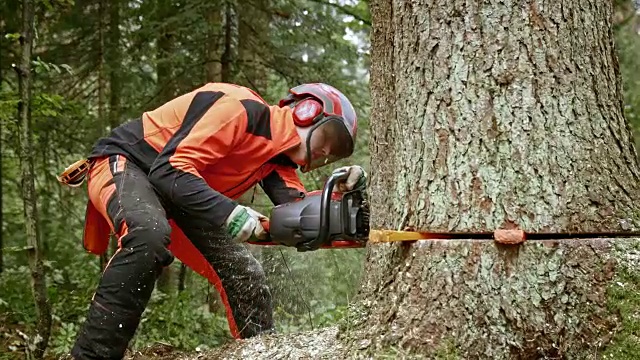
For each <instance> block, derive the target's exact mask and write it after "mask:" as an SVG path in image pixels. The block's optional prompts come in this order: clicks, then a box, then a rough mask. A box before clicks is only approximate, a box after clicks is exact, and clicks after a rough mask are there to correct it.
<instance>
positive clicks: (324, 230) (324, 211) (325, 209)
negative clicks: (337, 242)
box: [296, 169, 349, 252]
mask: <svg viewBox="0 0 640 360" xmlns="http://www.w3.org/2000/svg"><path fill="white" fill-rule="evenodd" d="M347 177H349V171H348V170H346V169H345V170H339V171H335V172H333V173H332V174H331V176H329V178H328V179H327V181H326V182H325V184H324V188H323V189H322V195H321V198H320V231H319V233H318V237H316V238H315V239H314V240H311V241H307V242H303V243H300V245H298V246H296V248H297V249H298V252H305V251H313V250H317V249H319V248H320V247H321V246H322V245H324V244H325V243H326V242H327V240H328V239H329V217H330V210H331V194H332V193H333V188H334V186H335V184H336V182H338V181H340V180H346V179H347Z"/></svg>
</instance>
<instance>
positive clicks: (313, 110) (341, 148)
mask: <svg viewBox="0 0 640 360" xmlns="http://www.w3.org/2000/svg"><path fill="white" fill-rule="evenodd" d="M279 106H280V107H284V106H290V107H291V108H293V114H292V115H293V122H294V123H295V125H296V126H300V127H304V128H306V127H311V129H309V134H308V135H307V139H306V145H307V155H306V157H307V162H306V164H305V166H304V167H303V168H302V169H301V171H302V172H307V171H309V170H313V169H316V168H318V167H321V166H324V165H327V164H330V163H332V162H335V161H338V160H340V159H343V158H346V157H348V156H351V154H353V150H354V147H355V142H356V132H357V129H358V119H357V117H356V111H355V109H354V108H353V105H351V102H350V101H349V99H347V97H346V96H344V94H343V93H342V92H340V91H339V90H338V89H336V88H334V87H333V86H330V85H327V84H323V83H310V84H302V85H299V86H296V87H294V88H292V89H289V95H288V96H287V97H286V98H284V99H282V100H280V102H279ZM316 131H317V132H316ZM314 132H316V133H317V134H318V133H319V135H317V136H319V137H320V138H321V139H322V140H320V141H331V153H330V154H329V155H328V156H326V157H324V158H322V159H311V150H312V149H311V137H312V134H314Z"/></svg>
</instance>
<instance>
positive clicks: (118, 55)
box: [106, 0, 122, 129]
mask: <svg viewBox="0 0 640 360" xmlns="http://www.w3.org/2000/svg"><path fill="white" fill-rule="evenodd" d="M120 3H121V0H111V1H110V2H109V38H108V39H109V43H108V44H109V46H108V47H107V59H106V62H107V71H108V73H109V127H110V128H111V129H114V128H116V127H118V125H120V112H121V110H120V98H121V96H122V95H121V92H122V82H121V75H120V67H121V66H122V50H121V49H120V37H121V34H120Z"/></svg>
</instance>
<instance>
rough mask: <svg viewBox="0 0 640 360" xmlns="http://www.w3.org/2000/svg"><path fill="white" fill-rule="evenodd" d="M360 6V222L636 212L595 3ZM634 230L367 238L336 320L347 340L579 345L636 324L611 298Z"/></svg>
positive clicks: (463, 222) (548, 352) (463, 347)
mask: <svg viewBox="0 0 640 360" xmlns="http://www.w3.org/2000/svg"><path fill="white" fill-rule="evenodd" d="M371 13H372V15H373V20H374V21H373V24H374V29H373V33H372V64H373V65H372V68H371V94H372V103H373V108H372V114H371V117H370V118H371V134H372V139H371V141H370V150H371V162H372V164H371V165H372V166H371V168H372V169H375V171H373V172H372V174H371V175H372V176H371V187H370V194H371V205H372V209H371V212H372V213H371V227H372V229H374V230H376V229H381V230H382V229H389V230H403V229H406V228H409V229H415V230H418V231H426V232H430V231H443V232H448V231H456V232H457V231H460V232H466V231H469V232H476V231H493V230H496V229H501V228H520V229H523V230H525V231H528V232H537V231H544V232H557V233H560V232H600V231H610V232H623V231H632V230H637V229H638V228H639V225H640V182H639V180H640V178H639V174H640V169H639V167H638V162H637V160H636V151H635V149H634V145H633V141H632V135H631V131H630V128H629V124H628V122H627V121H626V120H625V118H624V113H623V103H622V93H621V86H620V78H619V72H618V63H617V57H616V52H615V48H614V43H613V40H612V32H611V27H610V26H611V24H610V19H611V3H610V2H609V1H603V0H587V1H581V2H576V1H555V2H554V1H552V2H543V1H539V0H536V1H530V2H527V3H522V2H508V1H507V2H503V1H497V0H489V1H484V2H451V1H444V0H438V1H435V2H431V3H430V4H427V3H426V2H423V1H417V2H402V1H391V0H377V1H374V2H372V3H371ZM639 246H640V241H638V239H616V240H613V239H607V238H602V239H579V238H578V239H571V240H562V241H557V240H554V241H547V242H544V243H543V242H539V241H533V240H530V241H528V242H526V243H524V244H523V245H514V246H501V245H497V244H495V243H494V242H493V241H491V240H489V241H471V240H455V241H453V240H441V241H433V240H432V241H428V240H425V241H419V242H416V243H403V244H397V243H396V244H375V245H373V244H372V246H370V248H369V251H368V254H367V263H366V265H365V269H364V272H363V274H364V277H363V279H362V282H361V284H362V287H361V292H360V294H359V297H360V299H361V301H362V302H361V304H362V305H363V306H362V307H361V308H360V309H361V310H362V314H363V315H362V318H361V319H360V320H361V321H360V322H359V323H358V325H357V326H353V327H351V328H350V331H352V333H350V334H349V336H350V337H351V338H354V339H359V341H360V344H366V346H364V347H363V349H364V350H363V351H362V352H363V353H364V354H368V353H376V352H380V351H383V350H384V349H388V348H390V347H394V348H396V349H398V350H399V351H400V352H407V353H409V354H412V355H413V354H421V355H425V356H426V357H427V358H433V357H435V356H436V354H441V355H446V356H451V357H459V358H463V359H477V358H492V359H504V358H512V359H524V358H527V359H529V358H565V357H566V358H576V359H595V358H596V357H598V356H600V355H601V354H602V352H603V351H606V350H607V348H606V347H605V346H607V345H612V346H616V342H615V341H614V342H613V343H612V339H614V338H613V336H614V335H618V334H623V335H621V336H624V331H627V332H628V331H632V330H629V329H633V326H636V325H633V324H634V322H635V324H637V320H634V318H633V316H636V317H637V315H633V313H634V312H637V311H632V312H631V313H632V314H631V315H630V314H629V312H626V314H625V311H624V308H623V307H620V298H623V299H624V297H625V296H634V295H633V292H634V289H638V288H639V287H640V283H638V281H637V279H638V278H639V277H638V263H637V257H636V256H635V255H634V256H633V257H631V256H628V255H627V254H628V252H632V251H635V252H637V250H634V248H635V249H637V248H638V247H639ZM625 274H631V275H630V276H627V275H625ZM634 279H636V280H634ZM619 284H622V285H619ZM617 289H620V290H617ZM624 289H628V290H624ZM624 291H627V292H630V294H631V295H629V294H627V295H624V293H623V292H624ZM635 291H637V290H635ZM612 293H617V295H616V296H613V295H611V294H612ZM620 294H622V295H620ZM636 296H637V295H636ZM624 319H627V320H624ZM623 320H624V321H623ZM629 322H630V324H631V325H626V329H627V330H625V326H622V325H623V324H624V323H629ZM629 326H631V328H629ZM621 331H623V332H621ZM635 339H636V340H635V341H636V343H637V338H635ZM616 341H634V340H633V339H629V340H625V339H624V338H621V339H616ZM356 346H359V345H358V342H354V343H353V348H355V347H356ZM605 357H606V358H609V357H608V356H602V358H605ZM613 358H616V357H615V356H614V357H613Z"/></svg>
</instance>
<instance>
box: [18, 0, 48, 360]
mask: <svg viewBox="0 0 640 360" xmlns="http://www.w3.org/2000/svg"><path fill="white" fill-rule="evenodd" d="M34 7H35V4H34V1H33V0H23V1H22V35H21V37H20V45H21V56H20V65H19V66H18V68H17V71H18V86H19V91H20V102H19V103H18V122H19V126H20V129H21V131H20V143H21V146H20V166H21V178H22V197H23V202H24V219H25V220H24V222H25V234H26V238H27V256H28V259H29V268H30V270H31V285H32V289H33V296H34V301H35V305H36V315H37V325H36V336H34V337H33V338H32V339H33V345H34V346H35V351H34V354H33V355H34V356H35V357H36V358H42V356H43V355H44V350H45V349H46V347H47V344H48V342H49V334H50V330H51V310H50V305H49V303H48V301H47V285H46V278H45V273H44V267H43V264H42V259H41V257H40V251H39V233H38V226H37V224H38V214H37V202H36V191H35V174H34V165H33V164H34V160H33V156H34V155H33V145H32V143H33V142H32V138H31V112H30V109H31V52H32V49H33V33H34V27H35V20H34V12H35V9H34Z"/></svg>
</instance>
